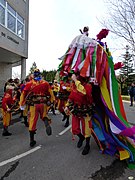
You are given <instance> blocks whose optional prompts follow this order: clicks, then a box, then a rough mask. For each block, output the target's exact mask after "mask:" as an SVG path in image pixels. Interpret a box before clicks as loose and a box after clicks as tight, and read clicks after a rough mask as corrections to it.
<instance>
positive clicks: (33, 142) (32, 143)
mask: <svg viewBox="0 0 135 180" xmlns="http://www.w3.org/2000/svg"><path fill="white" fill-rule="evenodd" d="M34 134H36V132H35V131H30V147H33V146H35V144H36V141H35V140H34Z"/></svg>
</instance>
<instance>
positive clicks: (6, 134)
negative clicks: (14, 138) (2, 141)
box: [2, 131, 12, 136]
mask: <svg viewBox="0 0 135 180" xmlns="http://www.w3.org/2000/svg"><path fill="white" fill-rule="evenodd" d="M11 135H12V133H10V132H8V131H6V132H3V133H2V136H11Z"/></svg>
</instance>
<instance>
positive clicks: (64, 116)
mask: <svg viewBox="0 0 135 180" xmlns="http://www.w3.org/2000/svg"><path fill="white" fill-rule="evenodd" d="M61 114H63V119H62V121H65V120H66V118H67V115H66V113H65V112H62V113H61Z"/></svg>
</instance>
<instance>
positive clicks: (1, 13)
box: [0, 5, 5, 25]
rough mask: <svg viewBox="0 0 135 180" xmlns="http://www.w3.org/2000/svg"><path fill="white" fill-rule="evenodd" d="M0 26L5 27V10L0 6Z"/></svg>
mask: <svg viewBox="0 0 135 180" xmlns="http://www.w3.org/2000/svg"><path fill="white" fill-rule="evenodd" d="M0 24H2V25H5V9H4V8H3V7H2V6H1V5H0Z"/></svg>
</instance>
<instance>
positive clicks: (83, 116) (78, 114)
mask: <svg viewBox="0 0 135 180" xmlns="http://www.w3.org/2000/svg"><path fill="white" fill-rule="evenodd" d="M72 80H73V81H74V84H73V86H72V90H71V93H70V95H69V97H68V102H67V104H66V108H65V112H66V113H67V114H68V113H70V112H71V113H72V133H73V134H74V135H77V136H78V137H79V141H78V143H77V147H78V148H80V147H81V146H82V145H83V141H84V140H86V144H85V147H84V149H83V151H82V155H86V154H88V153H89V151H90V137H91V128H92V122H91V114H92V102H93V100H92V86H91V84H89V83H88V82H87V80H88V78H83V77H81V76H78V77H77V76H76V75H75V74H73V75H72Z"/></svg>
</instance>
